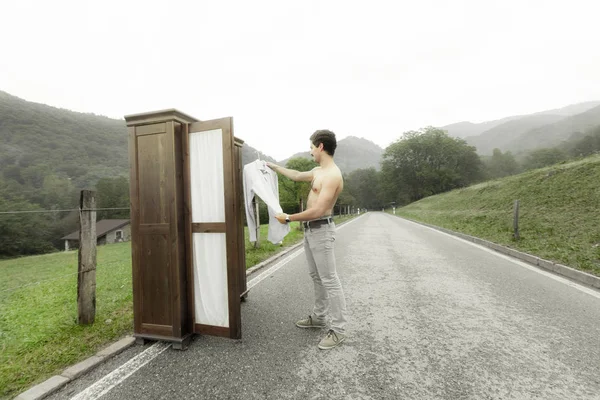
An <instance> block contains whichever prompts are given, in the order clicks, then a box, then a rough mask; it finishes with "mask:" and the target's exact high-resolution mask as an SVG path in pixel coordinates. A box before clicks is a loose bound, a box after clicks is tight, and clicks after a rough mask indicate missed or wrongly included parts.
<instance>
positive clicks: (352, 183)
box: [342, 168, 382, 208]
mask: <svg viewBox="0 0 600 400" xmlns="http://www.w3.org/2000/svg"><path fill="white" fill-rule="evenodd" d="M344 191H347V192H348V194H349V195H351V196H352V197H353V198H354V199H355V201H356V204H355V205H356V206H358V207H360V208H376V207H380V206H381V205H382V202H381V200H380V198H379V176H378V173H377V170H375V168H364V169H357V170H354V171H352V172H351V173H350V174H349V175H348V177H347V179H346V180H345V182H344ZM342 193H343V192H342Z"/></svg>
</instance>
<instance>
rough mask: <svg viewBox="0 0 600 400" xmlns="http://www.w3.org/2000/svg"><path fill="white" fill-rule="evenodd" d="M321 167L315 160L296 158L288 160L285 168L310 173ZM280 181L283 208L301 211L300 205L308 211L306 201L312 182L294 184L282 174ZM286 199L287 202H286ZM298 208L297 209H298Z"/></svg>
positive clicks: (280, 197) (279, 177) (280, 196)
mask: <svg viewBox="0 0 600 400" xmlns="http://www.w3.org/2000/svg"><path fill="white" fill-rule="evenodd" d="M318 166H319V165H318V164H317V163H316V162H314V161H313V160H309V159H308V158H304V157H294V158H291V159H289V160H288V162H287V163H286V164H285V167H286V168H288V169H293V170H296V171H302V172H304V171H310V170H312V169H313V168H315V167H318ZM278 179H279V193H280V194H279V200H280V202H281V203H282V204H281V206H282V208H283V209H284V210H285V209H292V210H298V211H299V210H300V204H302V205H303V208H304V209H306V203H305V201H306V199H307V197H308V192H309V191H310V184H311V183H310V182H294V181H292V180H291V179H288V178H286V177H285V176H283V175H282V174H278ZM284 199H285V200H286V201H284ZM296 207H297V208H296Z"/></svg>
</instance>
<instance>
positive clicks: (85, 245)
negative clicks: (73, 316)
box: [77, 190, 96, 325]
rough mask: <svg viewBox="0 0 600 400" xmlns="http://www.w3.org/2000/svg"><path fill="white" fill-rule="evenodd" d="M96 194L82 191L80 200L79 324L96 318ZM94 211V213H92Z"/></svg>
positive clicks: (84, 323)
mask: <svg viewBox="0 0 600 400" xmlns="http://www.w3.org/2000/svg"><path fill="white" fill-rule="evenodd" d="M95 195H96V193H95V192H93V191H91V190H82V191H81V196H80V199H79V210H80V211H79V253H78V265H77V272H78V275H77V322H78V323H79V325H89V324H93V323H94V318H95V317H96V211H95V209H96V197H95ZM91 210H94V211H91Z"/></svg>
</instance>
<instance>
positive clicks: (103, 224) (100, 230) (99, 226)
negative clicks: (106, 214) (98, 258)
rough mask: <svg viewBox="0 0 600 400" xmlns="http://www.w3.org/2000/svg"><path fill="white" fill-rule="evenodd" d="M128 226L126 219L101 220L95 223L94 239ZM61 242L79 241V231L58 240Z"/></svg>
mask: <svg viewBox="0 0 600 400" xmlns="http://www.w3.org/2000/svg"><path fill="white" fill-rule="evenodd" d="M128 224H129V220H128V219H103V220H100V221H98V222H96V239H97V238H99V237H100V236H104V235H106V234H107V233H108V232H110V231H114V230H115V229H119V228H122V227H124V226H125V225H128ZM60 239H61V240H79V230H76V231H75V232H72V233H69V234H68V235H67V236H63V237H61V238H60Z"/></svg>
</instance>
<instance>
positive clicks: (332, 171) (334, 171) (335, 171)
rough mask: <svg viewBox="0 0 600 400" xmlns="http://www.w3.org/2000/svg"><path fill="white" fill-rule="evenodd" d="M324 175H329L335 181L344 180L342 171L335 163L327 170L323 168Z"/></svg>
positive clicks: (328, 177)
mask: <svg viewBox="0 0 600 400" xmlns="http://www.w3.org/2000/svg"><path fill="white" fill-rule="evenodd" d="M323 175H324V176H325V177H327V179H331V180H334V181H338V180H339V181H342V180H343V178H342V171H341V170H340V169H339V168H338V166H337V165H334V166H332V167H330V168H327V169H326V170H323Z"/></svg>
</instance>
